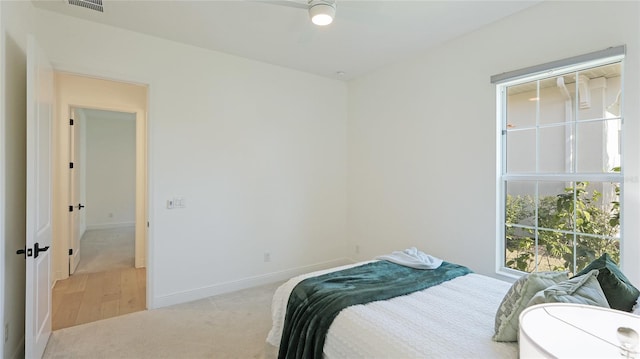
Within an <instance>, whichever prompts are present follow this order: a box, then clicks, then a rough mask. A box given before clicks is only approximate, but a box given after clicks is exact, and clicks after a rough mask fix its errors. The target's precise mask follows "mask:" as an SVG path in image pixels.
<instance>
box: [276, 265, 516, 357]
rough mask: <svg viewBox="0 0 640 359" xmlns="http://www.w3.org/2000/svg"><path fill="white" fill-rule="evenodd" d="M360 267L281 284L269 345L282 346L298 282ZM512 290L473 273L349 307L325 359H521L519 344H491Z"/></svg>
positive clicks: (337, 320) (332, 331) (333, 331)
mask: <svg viewBox="0 0 640 359" xmlns="http://www.w3.org/2000/svg"><path fill="white" fill-rule="evenodd" d="M361 264H363V263H358V264H355V265H361ZM355 265H349V266H343V267H338V268H333V269H330V270H326V271H319V272H314V273H309V274H305V275H302V276H298V277H295V278H292V279H290V280H289V281H287V282H286V283H284V284H283V285H282V286H280V287H279V288H278V289H277V290H276V292H275V295H274V297H273V304H272V319H273V327H272V329H271V331H270V332H269V336H268V337H267V342H268V343H269V344H271V345H272V346H275V347H276V348H277V347H278V346H279V345H280V337H281V335H282V329H283V325H284V316H285V312H286V309H287V301H288V298H289V294H290V293H291V291H292V290H293V288H294V287H295V286H296V284H298V282H300V281H301V280H303V279H305V278H309V277H313V276H317V275H321V274H324V273H328V272H332V271H335V270H341V269H346V268H349V267H353V266H355ZM509 287H510V285H509V283H506V282H502V281H499V280H497V279H494V278H490V277H486V276H482V275H479V274H468V275H465V276H462V277H458V278H454V279H452V280H450V281H447V282H445V283H442V284H440V285H437V286H435V287H431V288H428V289H425V290H423V291H419V292H415V293H412V294H409V295H405V296H401V297H396V298H393V299H390V300H386V301H378V302H372V303H369V304H365V305H355V306H352V307H349V308H347V309H344V310H343V311H341V312H340V314H338V316H337V317H336V318H335V320H334V321H333V324H332V325H331V327H330V328H329V331H328V332H327V338H326V341H325V344H324V355H325V358H329V359H332V358H516V357H517V356H518V347H517V344H515V343H497V342H494V341H493V340H491V336H492V335H493V330H494V329H493V327H494V318H495V313H496V310H497V308H498V305H500V301H501V300H502V298H503V297H504V295H505V293H506V292H507V290H508V289H509Z"/></svg>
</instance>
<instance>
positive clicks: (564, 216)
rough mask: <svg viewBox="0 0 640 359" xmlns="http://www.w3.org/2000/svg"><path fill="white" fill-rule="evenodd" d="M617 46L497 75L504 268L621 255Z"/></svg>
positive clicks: (573, 265)
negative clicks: (514, 74) (499, 78)
mask: <svg viewBox="0 0 640 359" xmlns="http://www.w3.org/2000/svg"><path fill="white" fill-rule="evenodd" d="M594 54H595V53H594ZM623 54H624V48H622V53H621V54H616V55H614V56H606V57H602V56H589V55H585V56H587V57H590V58H591V59H589V60H586V61H585V60H584V59H582V57H578V59H582V61H569V60H576V58H574V59H568V60H565V61H561V62H563V63H562V64H561V65H560V66H545V65H542V67H546V68H545V69H544V70H543V71H536V72H529V74H524V73H523V72H527V71H526V69H525V70H521V71H519V73H518V76H517V78H515V79H514V78H511V79H506V80H502V81H494V82H499V83H498V85H497V101H498V117H499V124H500V129H501V131H500V134H499V136H498V137H499V148H500V154H501V161H500V173H499V188H500V190H499V191H498V196H499V198H498V204H499V205H498V208H499V209H500V212H502V213H501V216H500V217H501V219H500V221H499V223H498V225H499V231H498V233H500V242H501V243H500V248H501V252H502V258H501V267H502V268H503V269H506V270H517V271H524V272H534V271H548V270H568V271H569V272H571V273H577V272H578V271H580V270H581V269H583V268H584V267H586V265H587V264H589V263H590V262H591V261H592V260H593V259H595V258H598V257H599V256H600V255H602V254H603V253H604V252H607V253H609V255H611V257H612V258H613V259H614V260H616V261H617V262H619V258H620V241H621V238H622V237H621V217H620V208H621V206H620V198H622V191H623V181H622V178H623V175H622V171H623V168H621V163H622V162H621V161H622V155H623V154H622V153H621V152H622V150H621V149H622V145H621V141H622V138H623V115H622V113H621V112H620V111H621V108H622V106H621V102H622V99H623V92H622V89H623V86H622V80H621V79H622V76H621V74H622V71H623V63H622V62H623V56H624V55H623ZM590 55H593V54H590ZM594 57H596V58H595V59H594ZM538 70H539V69H538ZM501 76H502V75H501ZM507 77H508V76H507ZM492 80H493V79H492Z"/></svg>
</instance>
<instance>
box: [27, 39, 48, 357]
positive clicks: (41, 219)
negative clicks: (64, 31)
mask: <svg viewBox="0 0 640 359" xmlns="http://www.w3.org/2000/svg"><path fill="white" fill-rule="evenodd" d="M52 105H53V69H52V68H51V64H49V62H48V60H47V59H46V57H44V53H43V52H42V51H41V50H40V48H39V47H38V45H37V43H36V41H35V38H34V37H33V36H29V37H28V39H27V241H26V242H27V243H26V248H27V258H26V262H27V269H26V272H27V279H26V302H25V306H26V307H25V356H26V358H28V359H31V358H41V357H42V354H43V353H44V349H45V347H46V345H47V341H48V340H49V335H50V334H51V251H50V250H48V249H49V246H51V209H52V206H51V188H52V186H51V126H52V114H53V106H52Z"/></svg>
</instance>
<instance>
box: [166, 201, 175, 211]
mask: <svg viewBox="0 0 640 359" xmlns="http://www.w3.org/2000/svg"><path fill="white" fill-rule="evenodd" d="M174 207H175V205H174V202H173V200H172V199H169V200H167V209H173V208H174Z"/></svg>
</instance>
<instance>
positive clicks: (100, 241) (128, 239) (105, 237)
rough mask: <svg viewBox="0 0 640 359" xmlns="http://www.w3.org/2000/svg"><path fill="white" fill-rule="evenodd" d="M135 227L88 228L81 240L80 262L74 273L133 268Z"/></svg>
mask: <svg viewBox="0 0 640 359" xmlns="http://www.w3.org/2000/svg"><path fill="white" fill-rule="evenodd" d="M134 262H135V228H134V227H133V226H129V227H121V228H110V229H91V230H87V231H86V232H85V233H84V235H83V236H82V240H81V241H80V263H79V264H78V268H77V269H76V271H75V272H74V274H82V273H96V272H103V271H106V270H112V269H121V268H133V266H134V264H135V263H134Z"/></svg>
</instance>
